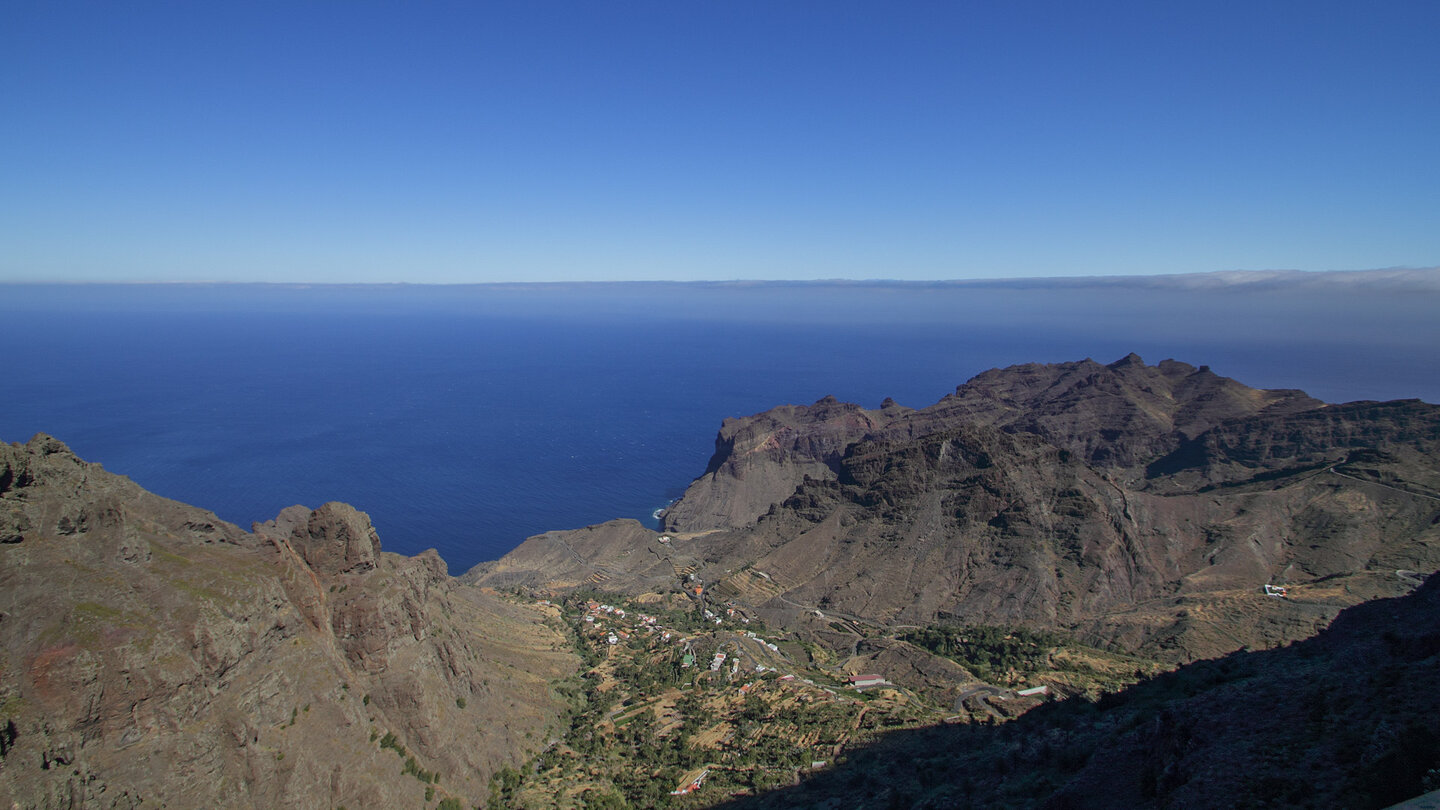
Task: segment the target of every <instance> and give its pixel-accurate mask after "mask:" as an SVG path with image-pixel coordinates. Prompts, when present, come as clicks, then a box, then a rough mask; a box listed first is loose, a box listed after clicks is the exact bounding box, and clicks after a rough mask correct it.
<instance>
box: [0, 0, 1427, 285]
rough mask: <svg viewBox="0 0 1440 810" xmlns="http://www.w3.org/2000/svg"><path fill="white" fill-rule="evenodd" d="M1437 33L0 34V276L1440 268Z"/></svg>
mask: <svg viewBox="0 0 1440 810" xmlns="http://www.w3.org/2000/svg"><path fill="white" fill-rule="evenodd" d="M1437 31H1440V3H1435V2H1429V1H1428V0H1427V1H1426V2H1380V3H1364V4H1362V3H1355V2H1345V3H1336V2H1324V1H1323V0H1321V1H1318V2H1317V1H1316V0H1304V1H1303V2H1301V1H1298V0H1297V1H1296V2H1264V1H1263V0H1262V1H1260V2H1245V3H1240V2H1225V3H1198V2H1197V3H1178V2H1148V1H1147V2H1133V3H1115V2H1087V3H1075V2H1023V1H1022V2H1005V3H998V2H983V3H982V2H948V3H880V2H873V3H856V2H840V1H838V0H827V1H826V2H813V3H792V2H775V1H774V0H771V1H769V2H742V1H740V0H725V2H698V1H691V0H684V1H681V2H677V1H676V0H665V2H639V1H638V0H635V1H630V0H614V1H613V2H598V1H597V0H585V1H584V2H566V3H557V2H544V0H541V1H540V2H535V1H534V0H527V2H518V3H508V2H476V3H458V2H444V3H439V2H437V3H416V2H406V3H400V2H395V3H372V2H295V1H294V0H287V1H286V2H264V1H263V0H262V1H261V2H239V3H196V2H185V3H159V2H144V1H143V0H141V1H139V2H125V3H116V2H93V3H74V2H64V0H43V1H41V0H13V1H12V2H7V3H4V4H3V5H0V110H3V122H4V123H3V125H0V281H35V280H75V281H83V280H94V281H184V280H226V281H313V282H327V281H335V282H339V281H348V282H365V281H423V282H483V281H555V280H648V279H675V280H689V279H737V278H745V279H815V278H855V279H869V278H897V279H961V278H1003V277H1021V276H1069V275H1097V274H1105V275H1108V274H1147V273H1180V272H1203V271H1217V270H1235V269H1276V268H1296V269H1303V270H1329V269H1363V268H1373V267H1396V266H1433V265H1435V264H1440V150H1437V147H1436V144H1440V48H1436V47H1435V41H1434V37H1435V35H1436V32H1437Z"/></svg>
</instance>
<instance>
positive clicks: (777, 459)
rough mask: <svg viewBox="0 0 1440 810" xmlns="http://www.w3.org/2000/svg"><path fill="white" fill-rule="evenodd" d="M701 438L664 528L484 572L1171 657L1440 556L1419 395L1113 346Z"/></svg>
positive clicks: (1385, 584)
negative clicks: (929, 392) (1213, 367)
mask: <svg viewBox="0 0 1440 810" xmlns="http://www.w3.org/2000/svg"><path fill="white" fill-rule="evenodd" d="M812 431H813V435H812ZM717 444H718V448H719V449H718V450H717V454H716V457H715V459H714V460H713V461H712V463H711V469H710V470H709V471H708V472H707V473H706V475H705V476H703V477H702V478H700V479H697V481H696V483H695V484H694V485H692V487H691V489H690V491H689V492H688V493H687V494H686V496H685V499H682V500H681V501H680V502H679V503H678V504H676V505H675V507H674V508H672V510H671V517H667V524H668V525H669V526H670V527H672V531H674V529H675V528H681V527H683V528H687V529H689V531H686V532H676V534H675V537H674V538H673V539H672V540H671V541H670V542H668V543H664V544H661V543H659V542H658V538H657V537H656V536H655V535H654V534H653V533H644V536H639V535H637V533H636V532H634V531H631V532H629V533H628V534H627V535H624V536H622V534H621V533H619V532H617V531H616V530H615V529H614V528H612V527H606V526H602V527H597V528H595V529H592V530H590V531H589V533H588V534H586V535H583V536H582V535H576V534H572V533H563V532H562V533H552V534H551V535H547V536H546V539H545V541H544V543H545V544H546V547H547V548H560V547H564V548H565V549H566V550H567V554H566V555H564V559H563V560H561V559H556V560H552V561H550V562H549V564H547V565H539V564H535V563H533V562H532V563H525V562H524V560H525V558H527V556H533V555H534V554H535V553H536V551H538V549H539V546H531V543H527V544H526V545H525V546H522V547H521V548H520V549H517V550H516V552H514V553H513V554H512V555H510V556H507V558H506V560H503V561H501V563H499V564H497V567H496V569H495V570H496V571H499V570H506V571H509V572H510V574H509V576H510V578H511V580H510V581H512V582H525V583H528V584H545V585H552V586H558V585H561V584H562V582H561V579H560V578H557V577H555V576H553V575H550V574H549V573H547V572H549V571H554V570H564V571H565V572H566V574H565V579H566V581H569V582H576V581H582V580H585V579H586V578H587V577H588V578H590V580H591V581H601V580H603V581H604V582H606V583H607V587H611V588H628V589H649V590H653V589H657V588H661V587H664V585H663V582H662V580H663V579H664V577H665V576H666V574H667V573H668V572H672V571H673V572H677V573H678V572H683V573H684V574H685V575H686V576H692V575H693V576H694V577H697V578H699V579H700V580H701V581H703V582H704V583H705V584H706V586H707V587H708V588H710V589H711V590H710V592H711V593H712V594H713V595H714V597H715V598H735V599H739V600H742V601H744V602H746V603H747V604H750V605H753V606H755V607H756V608H757V609H758V610H760V611H761V612H762V614H764V615H765V616H766V617H767V618H768V619H770V620H772V621H776V622H779V623H781V624H785V625H787V626H792V627H799V626H802V625H803V623H804V618H803V617H805V616H806V615H811V616H813V615H814V614H816V613H817V612H818V613H819V614H821V615H823V616H826V617H830V616H835V617H840V618H854V619H857V620H862V621H865V622H870V623H877V624H880V625H892V626H893V625H897V624H909V625H913V624H926V623H930V622H935V621H951V622H962V623H1005V624H1012V623H1020V624H1028V625H1036V626H1045V627H1058V628H1064V629H1068V630H1071V631H1075V632H1078V633H1080V634H1082V635H1083V636H1084V637H1085V638H1087V639H1088V640H1091V641H1093V642H1097V643H1106V644H1114V645H1118V646H1120V647H1122V648H1125V649H1129V650H1135V651H1140V652H1144V653H1146V654H1150V655H1155V656H1159V657H1164V658H1170V659H1172V660H1192V659H1195V658H1199V657H1206V656H1210V655H1216V654H1220V653H1224V652H1227V651H1229V650H1233V649H1237V648H1240V647H1242V646H1246V645H1253V646H1270V645H1273V644H1276V643H1282V642H1284V641H1286V640H1290V639H1295V638H1304V637H1307V636H1309V635H1311V634H1313V633H1314V632H1315V630H1317V629H1318V628H1319V627H1321V626H1323V625H1324V624H1325V623H1326V622H1328V621H1329V620H1330V619H1331V618H1333V616H1334V615H1335V613H1336V612H1337V611H1338V610H1340V609H1341V608H1343V607H1345V606H1347V605H1350V604H1354V603H1356V602H1359V601H1362V600H1364V599H1369V598H1375V597H1378V596H1387V595H1394V594H1398V593H1401V592H1403V591H1404V590H1405V589H1406V588H1408V587H1410V583H1411V580H1410V579H1407V578H1406V577H1405V576H1402V575H1398V574H1397V573H1396V572H1397V571H1422V572H1428V571H1433V570H1436V569H1437V568H1440V486H1437V484H1440V462H1437V459H1440V408H1437V407H1436V406H1432V405H1427V404H1425V403H1421V402H1416V401H1411V402H1399V403H1351V404H1349V405H1335V406H1329V405H1325V404H1324V403H1321V402H1319V401H1317V400H1314V399H1312V398H1310V397H1308V396H1306V395H1305V394H1303V393H1301V392H1297V391H1261V390H1256V389H1251V388H1248V387H1246V386H1244V385H1242V384H1240V383H1237V382H1235V381H1233V380H1228V379H1225V378H1223V377H1219V376H1217V375H1215V374H1214V373H1212V372H1211V371H1209V370H1208V369H1206V368H1204V367H1200V368H1196V367H1194V366H1190V365H1187V364H1184V363H1179V362H1175V361H1166V362H1164V363H1161V364H1160V365H1158V366H1153V367H1152V366H1146V365H1145V364H1144V363H1143V362H1141V360H1140V358H1138V357H1136V356H1134V355H1131V356H1129V357H1126V358H1123V359H1122V360H1120V361H1117V362H1116V363H1112V364H1110V365H1108V366H1104V365H1100V364H1098V363H1095V362H1093V361H1089V360H1086V361H1081V362H1078V363H1064V364H1058V365H1053V366H1039V365H1029V366H1019V367H1016V368H1012V369H1006V370H1003V371H990V372H986V373H985V374H982V375H980V376H978V377H976V378H975V379H973V380H971V381H970V382H969V383H966V384H965V385H963V386H960V388H958V389H957V391H956V393H955V394H954V395H952V396H948V397H946V398H945V399H944V400H942V401H941V402H939V403H937V404H936V405H934V406H931V407H929V408H925V409H923V410H918V411H908V410H905V409H900V408H896V407H894V406H893V405H892V406H890V407H887V408H882V409H881V410H880V411H876V412H869V411H863V410H861V409H859V408H858V407H856V406H843V405H841V404H839V403H835V402H829V401H822V402H821V403H817V404H816V405H815V406H811V407H809V408H784V409H776V410H774V411H770V412H767V413H765V414H761V415H759V416H756V417H752V418H750V419H748V420H732V421H727V423H726V425H725V428H724V429H723V430H722V433H721V440H720V441H719V442H718V443H717ZM692 496H694V497H696V498H697V499H698V500H699V502H700V503H702V504H703V505H704V506H703V508H702V509H690V508H688V507H687V504H686V501H687V500H689V499H690V498H691V497H692ZM732 498H733V503H731V502H730V501H729V500H728V499H732ZM767 499H769V500H770V503H769V504H768V505H763V506H762V504H763V503H764V502H765V501H766V500H767ZM732 507H733V508H732ZM751 513H756V515H755V517H754V518H752V519H749V520H748V521H743V518H744V516H745V515H748V514H751ZM675 516H679V517H675ZM680 518H684V520H681V519H680ZM742 521H743V522H742ZM597 538H604V539H605V542H604V543H603V544H601V545H603V548H604V549H605V550H604V552H603V553H598V552H597V549H598V548H600V547H601V546H600V545H597V544H596V542H595V541H596V539H597ZM532 542H536V541H532ZM549 565H554V566H556V568H550V567H549ZM480 579H481V581H493V580H487V579H486V578H485V577H481V578H480ZM676 581H677V580H676V579H675V578H674V577H673V576H672V580H671V582H672V584H671V587H674V584H673V583H674V582H676ZM1267 583H1275V584H1287V585H1291V586H1298V587H1297V588H1295V589H1294V591H1295V592H1294V593H1292V595H1291V598H1289V599H1285V600H1279V599H1275V598H1271V597H1267V596H1266V595H1264V593H1263V591H1262V586H1263V585H1265V584H1267Z"/></svg>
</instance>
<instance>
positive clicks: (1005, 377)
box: [664, 354, 1324, 532]
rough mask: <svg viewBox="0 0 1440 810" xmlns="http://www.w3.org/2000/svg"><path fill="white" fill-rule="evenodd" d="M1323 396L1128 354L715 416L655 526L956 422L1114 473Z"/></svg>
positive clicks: (738, 520)
mask: <svg viewBox="0 0 1440 810" xmlns="http://www.w3.org/2000/svg"><path fill="white" fill-rule="evenodd" d="M1322 405H1324V403H1323V402H1321V401H1319V400H1317V399H1314V398H1312V397H1309V396H1307V395H1306V394H1304V393H1303V392H1300V391H1288V390H1276V391H1267V390H1260V389H1255V388H1250V387H1248V386H1245V385H1242V384H1241V383H1238V382H1236V381H1234V380H1231V379H1228V378H1225V377H1221V376H1219V375H1217V374H1215V373H1214V372H1212V371H1210V369H1209V368H1208V367H1206V366H1201V367H1199V368H1196V367H1195V366H1191V365H1189V364H1186V363H1181V362H1178V361H1175V360H1166V361H1164V362H1162V363H1160V364H1159V365H1156V366H1147V365H1145V363H1144V361H1143V360H1141V359H1140V357H1139V356H1138V355H1134V354H1131V355H1127V356H1126V357H1124V358H1121V359H1120V360H1117V361H1116V362H1114V363H1111V364H1109V365H1101V364H1099V363H1097V362H1095V361H1093V360H1081V361H1078V362H1073V363H1058V364H1053V365H1041V364H1035V363H1032V364H1027V365H1023V366H1014V367H1011V368H1007V369H992V370H990V371H987V372H985V373H983V374H980V375H977V376H976V377H975V378H973V379H971V380H970V381H969V382H967V383H965V384H964V385H961V386H959V387H958V388H956V389H955V393H954V394H951V395H949V396H947V397H945V398H944V399H942V400H940V402H938V403H936V404H934V405H932V406H930V407H928V408H924V409H921V410H918V411H912V410H910V409H908V408H901V407H899V406H897V405H895V404H894V403H891V402H887V404H886V406H885V407H882V408H881V409H880V410H878V411H866V410H864V409H862V408H860V407H859V406H857V405H850V404H846V403H839V402H836V401H835V400H834V399H833V398H826V399H823V400H821V401H819V402H817V403H815V404H814V405H812V406H809V407H797V406H789V405H787V406H783V407H780V408H775V409H773V410H770V411H766V412H765V413H763V414H758V415H756V416H752V417H748V418H746V419H727V420H726V421H725V423H724V424H723V425H722V426H721V429H720V434H719V436H718V437H717V438H716V441H715V448H716V449H715V455H714V457H713V458H712V459H711V461H710V465H709V468H708V469H707V470H706V471H705V474H704V475H702V476H701V477H700V478H697V479H696V480H695V482H694V483H692V484H691V485H690V488H689V489H688V490H686V492H685V495H684V497H683V498H681V499H680V500H679V501H678V502H677V503H675V504H674V505H673V506H671V507H670V509H669V510H667V512H666V514H665V516H664V520H665V529H666V530H667V531H676V532H696V531H709V530H713V529H721V528H735V527H738V526H744V525H746V524H748V523H749V522H750V521H752V520H754V519H755V518H756V517H758V516H760V515H761V514H763V513H764V512H765V511H766V509H768V508H769V507H770V505H771V504H775V503H779V502H780V501H782V500H784V499H785V498H787V497H789V495H790V494H791V493H792V492H793V491H794V489H795V487H796V486H797V485H798V484H799V483H800V482H801V481H802V480H804V478H805V477H806V476H809V477H811V478H817V479H828V478H834V477H835V475H836V474H837V471H838V462H839V460H840V459H841V458H842V457H843V456H844V454H845V452H846V451H847V450H848V449H849V447H850V446H851V445H854V444H855V443H857V442H859V441H861V440H864V439H869V440H872V441H884V440H888V441H902V440H905V439H914V438H918V437H922V436H926V435H930V434H933V433H936V432H939V431H944V430H946V429H949V428H951V427H954V426H957V425H977V426H986V427H993V428H997V429H999V430H1002V431H1004V432H1007V433H1024V434H1029V435H1033V436H1037V437H1039V438H1041V439H1043V440H1045V441H1046V442H1048V443H1049V444H1052V445H1054V446H1055V447H1058V448H1061V449H1063V450H1067V451H1069V452H1070V453H1071V454H1073V455H1075V456H1077V457H1078V458H1079V459H1081V460H1082V461H1084V462H1086V463H1088V464H1090V465H1092V466H1095V467H1097V468H1104V469H1107V470H1111V471H1112V475H1115V476H1117V477H1119V478H1122V479H1126V480H1128V479H1131V478H1134V477H1138V476H1139V475H1140V474H1141V473H1142V472H1143V470H1139V469H1136V468H1137V465H1143V464H1144V463H1145V462H1148V461H1150V460H1152V459H1154V458H1156V457H1158V456H1160V455H1163V454H1165V453H1168V452H1170V451H1172V450H1174V449H1175V448H1177V447H1178V446H1179V445H1180V444H1181V443H1182V442H1185V441H1187V440H1190V439H1193V438H1194V437H1196V436H1198V435H1200V434H1201V433H1204V432H1205V431H1207V430H1209V429H1210V428H1212V427H1214V426H1216V425H1218V424H1220V423H1221V422H1224V421H1226V420H1233V419H1238V418H1244V417H1250V416H1254V415H1256V414H1261V413H1266V414H1287V413H1295V412H1298V411H1304V410H1310V409H1314V408H1318V407H1320V406H1322Z"/></svg>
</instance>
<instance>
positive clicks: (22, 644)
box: [0, 436, 576, 808]
mask: <svg viewBox="0 0 1440 810" xmlns="http://www.w3.org/2000/svg"><path fill="white" fill-rule="evenodd" d="M0 541H3V544H0V806H5V807H11V806H16V807H54V808H61V807H167V806H168V807H243V808H276V807H295V808H334V807H339V806H349V807H351V808H360V807H420V806H422V805H423V804H426V802H425V801H424V800H425V798H426V797H427V791H428V795H429V796H431V797H432V798H433V799H434V801H432V802H430V803H429V805H430V806H433V805H434V803H435V802H438V801H441V800H443V799H445V798H454V799H457V800H460V801H462V802H463V806H465V807H473V806H475V805H476V804H478V803H481V802H483V801H484V799H485V796H486V789H487V781H488V779H489V776H490V774H491V773H492V772H494V771H495V770H496V769H498V768H500V767H503V766H506V765H514V764H518V763H519V762H520V761H521V759H522V758H523V757H524V756H525V755H526V752H527V751H528V750H533V749H534V748H535V747H537V746H538V745H539V742H540V738H541V737H542V735H543V733H544V730H545V728H546V727H547V725H549V724H551V723H552V722H553V721H554V719H555V716H556V714H557V712H558V706H557V702H556V701H555V700H554V699H553V697H552V695H551V694H550V690H549V687H548V682H549V681H550V680H551V679H554V678H557V677H560V676H562V675H565V674H568V673H569V672H570V671H571V670H573V668H574V666H575V664H576V662H575V659H574V658H573V657H572V656H571V655H570V654H569V653H567V652H566V651H564V637H563V636H562V635H561V634H559V633H558V632H556V631H555V630H554V629H552V628H551V627H550V626H547V625H546V623H545V622H544V619H543V616H541V615H540V614H537V613H534V612H532V611H530V610H527V609H524V608H522V607H519V606H516V605H514V604H508V603H505V602H502V601H501V600H499V599H496V598H494V597H492V596H488V595H486V594H483V593H481V592H480V591H478V590H476V589H473V588H463V587H458V586H457V585H456V583H455V581H454V580H453V579H452V578H450V577H449V576H448V575H447V573H446V570H445V564H444V562H443V561H442V560H441V559H440V558H439V557H438V556H436V555H435V554H434V553H433V552H427V553H425V554H421V555H419V556H418V557H413V558H405V557H400V556H398V555H395V554H388V553H384V552H382V551H381V550H380V544H379V540H378V538H377V536H376V533H375V530H374V529H373V528H372V527H371V525H370V521H369V519H368V518H367V517H366V516H365V515H364V514H363V513H361V512H357V511H356V510H354V509H353V508H351V507H349V506H346V505H344V504H335V503H332V504H326V505H324V506H322V507H321V508H319V509H316V510H314V511H311V510H309V509H306V508H304V507H292V508H290V509H287V510H285V511H284V512H282V513H281V515H280V516H279V518H278V519H276V520H275V521H271V522H269V523H266V524H262V525H258V526H256V527H255V531H254V532H253V533H251V532H244V531H241V530H240V529H239V528H237V527H235V526H232V525H230V524H227V523H225V522H223V521H221V520H219V519H217V518H216V517H215V515H213V514H211V513H209V512H206V511H204V510H201V509H197V508H195V507H191V506H186V505H183V504H180V503H176V502H174V501H169V500H166V499H164V498H160V497H157V496H155V495H152V494H150V493H148V492H145V491H144V490H142V489H141V488H140V487H138V486H136V485H135V484H133V483H132V482H130V481H129V480H128V479H126V478H123V477H120V476H117V475H113V474H111V473H108V472H106V471H104V470H102V469H101V468H100V467H99V465H96V464H87V463H85V462H83V461H81V460H80V459H78V458H76V457H75V456H74V455H73V454H72V453H71V452H70V451H69V450H68V449H67V448H66V447H65V446H64V445H63V444H61V443H60V442H58V441H56V440H55V439H52V438H49V437H47V436H37V437H35V438H34V439H32V440H31V441H30V442H29V443H28V444H25V445H0ZM382 743H385V745H382Z"/></svg>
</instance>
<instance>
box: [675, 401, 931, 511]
mask: <svg viewBox="0 0 1440 810" xmlns="http://www.w3.org/2000/svg"><path fill="white" fill-rule="evenodd" d="M906 412H908V411H907V410H906V409H903V408H899V407H896V406H894V405H893V404H891V405H889V407H883V408H881V409H880V410H878V411H867V410H865V409H864V408H861V407H860V406H859V405H852V404H850V403H842V402H839V401H837V400H836V399H835V398H834V397H826V398H825V399H822V400H820V401H819V402H816V403H815V404H814V405H811V406H809V407H797V406H794V405H782V406H780V407H778V408H773V409H771V410H769V411H766V412H765V413H762V414H758V415H756V416H752V417H748V418H746V419H726V420H725V421H724V423H722V424H721V426H720V434H719V435H718V436H716V438H715V455H713V456H712V457H711V459H710V464H709V467H708V468H707V469H706V470H705V474H704V475H702V476H700V477H699V478H697V479H696V480H695V481H694V482H693V483H692V484H691V485H690V487H689V488H688V489H687V490H686V491H685V496H684V497H683V498H681V499H680V500H679V501H677V502H675V503H674V504H672V505H671V506H670V508H668V509H666V510H665V514H664V515H663V521H664V526H665V529H666V531H671V532H691V531H705V530H708V529H714V528H720V527H730V526H744V525H746V524H748V523H750V522H751V521H753V520H754V519H755V518H757V517H759V516H760V515H762V514H764V512H765V510H766V509H769V508H770V505H771V504H773V503H774V502H775V501H776V500H779V499H780V498H783V497H784V496H786V495H788V494H789V493H790V492H792V491H794V489H795V487H796V486H797V485H799V484H800V482H801V481H803V480H805V478H807V477H816V478H827V477H833V476H834V470H835V465H836V464H837V462H838V461H839V460H840V458H841V456H843V455H844V453H845V449H846V448H847V447H849V446H850V445H852V444H854V443H855V442H856V441H859V440H860V439H862V438H864V437H865V436H866V435H868V434H869V433H870V432H872V431H874V430H875V429H876V428H878V427H880V426H882V425H886V424H889V423H890V422H892V421H893V420H894V419H896V418H897V417H898V416H900V415H901V414H902V413H906Z"/></svg>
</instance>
